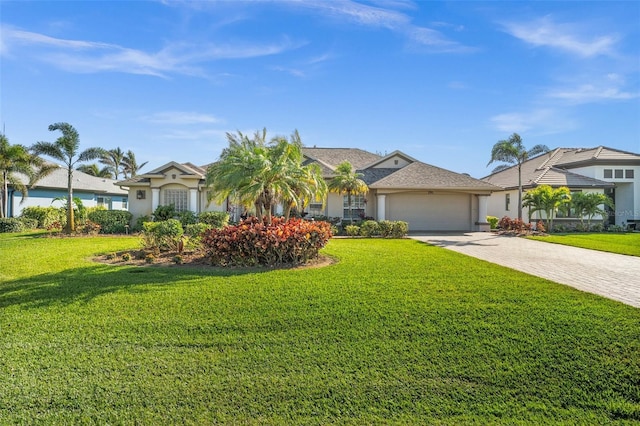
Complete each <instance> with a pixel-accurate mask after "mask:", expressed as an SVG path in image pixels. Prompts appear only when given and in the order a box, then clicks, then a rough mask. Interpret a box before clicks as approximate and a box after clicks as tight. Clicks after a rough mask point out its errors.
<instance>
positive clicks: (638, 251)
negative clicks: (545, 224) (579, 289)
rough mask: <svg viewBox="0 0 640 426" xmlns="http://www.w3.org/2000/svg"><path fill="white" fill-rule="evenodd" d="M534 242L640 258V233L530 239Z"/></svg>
mask: <svg viewBox="0 0 640 426" xmlns="http://www.w3.org/2000/svg"><path fill="white" fill-rule="evenodd" d="M528 238H531V239H532V240H539V241H546V242H548V243H555V244H564V245H568V246H574V247H582V248H586V249H591V250H600V251H608V252H611V253H618V254H627V255H630V256H640V232H633V233H610V234H607V233H593V234H588V233H587V234H579V233H573V234H553V235H548V236H544V237H542V236H532V237H528Z"/></svg>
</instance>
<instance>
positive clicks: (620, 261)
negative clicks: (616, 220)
mask: <svg viewBox="0 0 640 426" xmlns="http://www.w3.org/2000/svg"><path fill="white" fill-rule="evenodd" d="M411 238H413V239H416V240H419V241H425V242H428V243H430V244H434V245H437V246H441V247H444V248H447V249H450V250H453V251H457V252H459V253H463V254H466V255H469V256H473V257H477V258H478V259H483V260H486V261H488V262H492V263H497V264H498V265H502V266H506V267H509V268H512V269H517V270H519V271H522V272H526V273H527V274H531V275H535V276H538V277H542V278H546V279H548V280H551V281H555V282H557V283H560V284H566V285H569V286H571V287H574V288H577V289H579V290H582V291H588V292H591V293H595V294H599V295H601V296H604V297H607V298H609V299H613V300H618V301H620V302H622V303H626V304H627V305H631V306H635V307H637V308H640V257H633V256H625V255H621V254H613V253H605V252H601V251H595V250H587V249H583V248H577V247H569V246H562V245H560V244H551V243H545V242H542V241H535V240H528V239H526V238H519V237H508V236H501V235H497V234H494V233H490V232H469V233H464V234H462V233H458V234H436V233H434V234H425V235H412V236H411Z"/></svg>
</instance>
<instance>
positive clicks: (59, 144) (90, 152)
mask: <svg viewBox="0 0 640 426" xmlns="http://www.w3.org/2000/svg"><path fill="white" fill-rule="evenodd" d="M55 130H60V131H61V132H62V136H60V137H59V138H58V139H56V141H55V142H37V143H36V144H35V145H34V146H33V147H32V149H33V152H35V153H36V154H43V155H47V156H49V157H52V158H54V159H56V160H58V161H61V162H63V163H64V165H65V167H66V168H67V225H66V226H65V232H66V233H68V234H70V233H72V232H73V231H74V230H75V221H74V215H73V206H72V201H73V170H74V166H75V165H76V164H77V163H78V162H83V161H89V160H93V159H96V158H102V156H103V155H104V149H102V148H87V149H85V150H84V151H82V152H80V153H79V152H78V151H79V149H80V135H79V134H78V131H77V130H76V129H75V128H74V127H73V126H72V125H71V124H69V123H55V124H52V125H50V126H49V131H51V132H53V131H55Z"/></svg>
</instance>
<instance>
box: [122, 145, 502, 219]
mask: <svg viewBox="0 0 640 426" xmlns="http://www.w3.org/2000/svg"><path fill="white" fill-rule="evenodd" d="M303 154H304V163H305V164H309V163H317V164H318V165H319V166H320V167H321V170H322V174H323V177H324V178H325V179H327V180H329V179H331V178H332V177H333V176H334V175H335V173H334V171H335V169H336V167H337V166H338V164H340V163H341V162H343V161H349V162H350V163H351V164H352V165H353V167H354V168H355V169H356V170H358V171H359V172H360V173H362V174H363V180H364V181H365V182H366V183H367V185H368V187H369V192H368V193H367V194H365V195H359V196H354V197H352V212H353V218H354V219H358V218H360V217H363V216H364V217H372V218H374V219H375V220H385V219H386V220H403V221H406V222H408V223H409V229H410V230H411V231H424V230H429V231H471V230H488V224H487V223H486V216H487V201H488V198H489V196H490V195H491V193H492V192H493V191H499V190H501V188H500V187H496V186H494V185H493V184H491V183H487V182H483V181H481V180H479V179H474V178H472V177H470V176H468V175H464V174H460V173H455V172H452V171H449V170H445V169H442V168H439V167H435V166H432V165H429V164H426V163H423V162H421V161H418V160H416V159H414V158H412V157H410V156H409V155H406V154H404V153H402V152H400V151H394V152H392V153H391V154H388V155H378V154H374V153H371V152H367V151H364V150H361V149H354V148H316V147H314V148H303ZM207 166H208V165H204V166H196V165H194V164H192V163H183V164H179V163H176V162H170V163H167V164H164V165H163V166H161V167H158V168H156V169H154V170H152V171H150V172H147V173H144V174H141V175H138V176H135V177H134V178H131V179H127V180H123V181H119V182H117V183H116V184H117V185H119V186H121V187H122V188H128V190H129V200H130V203H129V211H130V212H131V213H132V214H133V216H134V220H135V218H137V217H140V216H144V215H151V213H152V212H153V211H154V210H155V209H156V208H157V207H158V206H159V205H169V204H173V205H174V206H175V207H176V209H177V210H179V211H181V210H191V211H193V212H195V213H198V212H202V211H229V212H230V213H231V215H232V217H233V218H235V219H237V217H238V215H239V214H240V212H239V211H238V209H236V208H235V206H233V205H232V204H231V203H229V202H225V203H223V204H222V205H218V204H215V203H212V204H208V203H207V194H206V188H205V184H204V182H205V175H206V169H207ZM305 213H307V214H308V215H311V216H316V215H322V216H328V217H337V218H343V219H344V218H347V219H348V218H349V206H348V203H347V197H346V196H343V195H340V194H335V193H330V194H329V195H328V197H327V199H326V201H325V202H324V203H320V202H317V203H311V204H310V205H309V206H308V207H307V209H306V210H305Z"/></svg>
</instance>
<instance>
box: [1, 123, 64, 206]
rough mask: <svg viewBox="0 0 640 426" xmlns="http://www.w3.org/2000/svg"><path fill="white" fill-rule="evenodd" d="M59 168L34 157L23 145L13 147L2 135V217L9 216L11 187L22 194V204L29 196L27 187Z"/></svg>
mask: <svg viewBox="0 0 640 426" xmlns="http://www.w3.org/2000/svg"><path fill="white" fill-rule="evenodd" d="M56 168H57V166H56V165H54V164H47V163H45V161H44V160H43V159H42V158H40V157H38V156H37V155H33V154H31V153H30V152H29V150H28V149H27V148H26V147H24V146H22V145H11V144H10V143H9V139H8V138H7V137H6V136H5V135H4V134H0V173H1V174H2V193H1V194H0V195H1V196H0V199H2V205H1V206H0V217H7V216H9V211H8V210H9V185H11V186H13V188H15V189H16V190H18V191H20V193H21V194H22V199H21V201H20V202H21V203H22V202H24V200H25V199H26V198H27V197H28V196H29V191H28V188H27V186H33V185H34V184H35V183H36V182H37V181H38V180H39V179H41V178H43V177H44V176H46V175H47V174H49V173H51V172H52V171H53V170H55V169H56ZM19 174H23V175H25V176H27V178H28V180H29V182H28V183H27V184H25V183H24V182H23V181H22V179H21V178H20V176H19Z"/></svg>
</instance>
